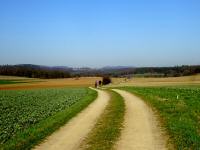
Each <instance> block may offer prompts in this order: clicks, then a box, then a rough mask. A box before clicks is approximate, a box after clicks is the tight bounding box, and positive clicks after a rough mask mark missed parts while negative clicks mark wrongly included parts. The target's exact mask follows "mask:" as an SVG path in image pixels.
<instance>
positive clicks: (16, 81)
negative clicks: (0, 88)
mask: <svg viewBox="0 0 200 150" xmlns="http://www.w3.org/2000/svg"><path fill="white" fill-rule="evenodd" d="M17 83H26V82H24V81H20V80H0V84H17Z"/></svg>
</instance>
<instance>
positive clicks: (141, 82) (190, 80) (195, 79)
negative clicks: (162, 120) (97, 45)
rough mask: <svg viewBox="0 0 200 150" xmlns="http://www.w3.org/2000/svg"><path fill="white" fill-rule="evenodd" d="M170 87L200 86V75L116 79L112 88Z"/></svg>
mask: <svg viewBox="0 0 200 150" xmlns="http://www.w3.org/2000/svg"><path fill="white" fill-rule="evenodd" d="M169 85H200V75H194V76H185V77H169V78H140V77H135V78H131V79H125V78H117V79H116V78H115V79H113V84H112V85H110V86H112V87H113V86H114V87H115V86H169Z"/></svg>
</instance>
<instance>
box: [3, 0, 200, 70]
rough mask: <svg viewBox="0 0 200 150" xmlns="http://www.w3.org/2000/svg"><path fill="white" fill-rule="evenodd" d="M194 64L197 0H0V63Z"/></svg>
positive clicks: (198, 43) (199, 36) (199, 57)
mask: <svg viewBox="0 0 200 150" xmlns="http://www.w3.org/2000/svg"><path fill="white" fill-rule="evenodd" d="M22 63H23V64H25V63H29V64H30V63H31V64H40V65H50V66H54V65H56V66H57V65H61V66H71V67H83V66H89V67H102V66H118V65H121V66H174V65H182V64H189V65H190V64H200V0H1V1H0V64H22Z"/></svg>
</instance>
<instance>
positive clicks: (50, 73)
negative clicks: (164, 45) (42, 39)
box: [0, 65, 200, 79]
mask: <svg viewBox="0 0 200 150" xmlns="http://www.w3.org/2000/svg"><path fill="white" fill-rule="evenodd" d="M198 73H200V65H194V66H175V67H138V68H133V67H127V68H117V69H116V68H109V69H90V68H88V69H79V70H73V69H72V68H59V67H44V66H38V65H2V66H0V75H9V76H22V77H29V78H43V79H50V78H69V77H83V76H101V77H102V76H110V77H132V76H137V75H141V76H144V77H179V76H187V75H194V74H198Z"/></svg>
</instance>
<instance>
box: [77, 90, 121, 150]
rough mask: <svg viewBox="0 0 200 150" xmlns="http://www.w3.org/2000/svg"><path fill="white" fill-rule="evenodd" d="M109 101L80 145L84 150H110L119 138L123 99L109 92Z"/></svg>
mask: <svg viewBox="0 0 200 150" xmlns="http://www.w3.org/2000/svg"><path fill="white" fill-rule="evenodd" d="M109 94H110V95H111V100H110V101H109V104H108V106H106V109H105V111H104V113H103V114H102V115H101V117H100V119H99V120H98V121H97V123H96V125H95V127H94V129H93V130H92V131H91V132H90V133H89V135H88V137H87V138H86V139H85V140H84V142H83V143H82V146H81V147H82V148H83V149H85V150H111V149H113V146H114V144H115V142H116V141H117V139H118V138H119V136H120V133H121V132H120V131H121V129H122V123H123V121H124V113H125V104H124V100H123V98H122V97H121V96H120V95H119V94H117V93H115V92H113V91H109Z"/></svg>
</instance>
